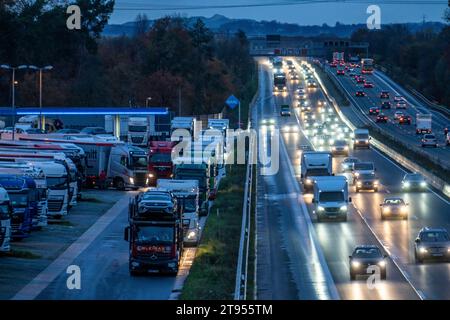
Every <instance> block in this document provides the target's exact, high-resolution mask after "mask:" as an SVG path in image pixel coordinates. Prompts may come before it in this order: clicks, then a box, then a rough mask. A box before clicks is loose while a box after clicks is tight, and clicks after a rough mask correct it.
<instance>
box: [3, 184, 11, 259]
mask: <svg viewBox="0 0 450 320" xmlns="http://www.w3.org/2000/svg"><path fill="white" fill-rule="evenodd" d="M11 216H12V207H11V203H10V201H9V195H8V192H7V191H6V190H5V189H4V188H3V187H0V252H8V251H10V250H11V245H10V241H11Z"/></svg>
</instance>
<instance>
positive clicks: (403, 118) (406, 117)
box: [398, 114, 412, 124]
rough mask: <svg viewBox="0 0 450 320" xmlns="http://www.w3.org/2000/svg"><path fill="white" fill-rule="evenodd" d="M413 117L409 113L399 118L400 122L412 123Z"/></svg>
mask: <svg viewBox="0 0 450 320" xmlns="http://www.w3.org/2000/svg"><path fill="white" fill-rule="evenodd" d="M411 122H412V118H411V116H409V115H406V114H405V115H403V116H401V117H400V118H399V119H398V124H411Z"/></svg>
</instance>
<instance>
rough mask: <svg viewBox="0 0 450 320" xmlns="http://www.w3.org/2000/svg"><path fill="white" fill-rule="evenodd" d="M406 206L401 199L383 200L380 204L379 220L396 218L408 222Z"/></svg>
mask: <svg viewBox="0 0 450 320" xmlns="http://www.w3.org/2000/svg"><path fill="white" fill-rule="evenodd" d="M408 205H409V204H408V203H405V201H403V199H402V198H398V197H389V198H385V199H384V201H383V203H382V204H380V207H381V220H385V219H386V218H387V217H392V218H394V217H398V218H402V219H403V220H408Z"/></svg>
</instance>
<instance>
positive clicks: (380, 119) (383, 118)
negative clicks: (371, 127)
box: [375, 113, 388, 123]
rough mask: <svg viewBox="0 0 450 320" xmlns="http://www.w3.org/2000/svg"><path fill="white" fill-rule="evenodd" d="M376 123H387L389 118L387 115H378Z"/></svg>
mask: <svg viewBox="0 0 450 320" xmlns="http://www.w3.org/2000/svg"><path fill="white" fill-rule="evenodd" d="M375 121H376V122H383V123H387V122H388V117H387V115H385V114H384V113H380V114H379V115H377V118H376V120H375Z"/></svg>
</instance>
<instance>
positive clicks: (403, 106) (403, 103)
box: [395, 100, 408, 109]
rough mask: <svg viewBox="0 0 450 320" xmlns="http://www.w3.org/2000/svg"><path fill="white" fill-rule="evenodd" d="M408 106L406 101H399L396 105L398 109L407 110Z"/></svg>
mask: <svg viewBox="0 0 450 320" xmlns="http://www.w3.org/2000/svg"><path fill="white" fill-rule="evenodd" d="M407 106H408V104H407V103H406V101H405V100H400V101H397V103H396V104H395V108H396V109H406V108H407Z"/></svg>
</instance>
